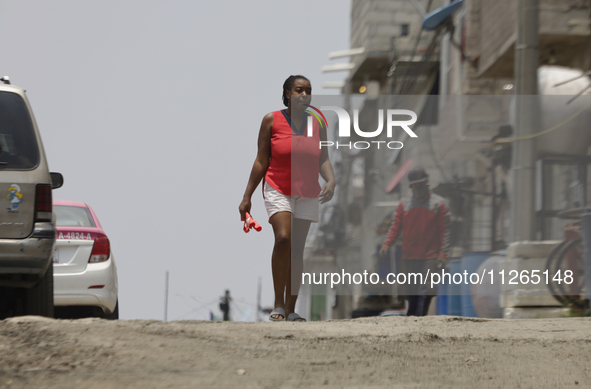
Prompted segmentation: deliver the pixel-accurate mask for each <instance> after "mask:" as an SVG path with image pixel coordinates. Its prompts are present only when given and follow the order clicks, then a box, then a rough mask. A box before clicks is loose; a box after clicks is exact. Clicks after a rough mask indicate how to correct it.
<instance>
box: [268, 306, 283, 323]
mask: <svg viewBox="0 0 591 389" xmlns="http://www.w3.org/2000/svg"><path fill="white" fill-rule="evenodd" d="M273 316H275V317H273ZM278 316H281V318H279V317H278ZM269 320H271V321H284V320H285V310H284V309H283V308H275V309H273V311H272V312H271V313H270V314H269Z"/></svg>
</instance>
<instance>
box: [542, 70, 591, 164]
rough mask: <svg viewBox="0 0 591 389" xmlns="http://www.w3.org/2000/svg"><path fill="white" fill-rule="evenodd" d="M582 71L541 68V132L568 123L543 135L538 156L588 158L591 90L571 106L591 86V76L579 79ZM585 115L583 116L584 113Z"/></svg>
mask: <svg viewBox="0 0 591 389" xmlns="http://www.w3.org/2000/svg"><path fill="white" fill-rule="evenodd" d="M582 74H583V72H582V71H581V70H578V69H571V68H566V67H562V66H541V67H540V68H539V69H538V93H539V95H541V97H540V102H541V104H540V109H541V115H540V129H539V131H536V132H541V131H544V130H547V129H550V128H552V127H555V126H557V125H559V124H560V123H563V122H565V121H567V122H566V123H564V124H563V125H561V126H560V127H559V128H557V129H555V130H553V131H551V132H549V133H547V134H545V135H542V136H540V137H538V138H537V140H538V145H537V146H538V153H539V155H544V154H568V155H586V154H587V152H588V149H589V147H590V146H591V89H588V90H586V91H585V93H584V94H583V95H582V96H578V97H577V98H575V99H574V101H572V102H570V103H569V100H571V99H572V98H573V97H574V96H575V95H577V94H578V93H580V92H581V91H583V90H585V88H587V87H588V86H589V84H590V83H591V81H590V79H589V77H588V76H584V77H581V78H579V79H577V80H574V81H570V82H568V83H566V84H564V85H560V86H556V87H555V86H554V85H556V84H558V83H561V82H564V81H567V80H570V79H573V78H576V77H579V76H581V75H582ZM581 111H582V112H581Z"/></svg>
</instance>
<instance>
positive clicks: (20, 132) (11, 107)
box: [0, 92, 39, 170]
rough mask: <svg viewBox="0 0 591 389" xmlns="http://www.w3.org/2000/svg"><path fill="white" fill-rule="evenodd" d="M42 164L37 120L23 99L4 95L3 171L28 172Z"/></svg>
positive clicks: (0, 115)
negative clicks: (35, 123)
mask: <svg viewBox="0 0 591 389" xmlns="http://www.w3.org/2000/svg"><path fill="white" fill-rule="evenodd" d="M38 164H39V149H38V146H37V139H36V137H35V131H34V129H33V121H32V119H31V116H30V115H29V110H28V109H27V105H26V104H25V101H24V100H23V98H22V97H21V96H19V95H18V94H16V93H11V92H0V170H27V169H33V168H34V167H36V166H37V165H38Z"/></svg>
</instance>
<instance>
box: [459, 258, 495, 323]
mask: <svg viewBox="0 0 591 389" xmlns="http://www.w3.org/2000/svg"><path fill="white" fill-rule="evenodd" d="M489 257H490V252H488V251H478V252H473V253H466V254H464V255H463V256H462V260H461V263H460V268H461V270H460V272H461V273H462V277H464V278H468V283H467V284H466V282H462V284H461V285H460V288H461V295H462V296H461V300H462V316H466V317H478V314H477V313H476V310H475V309H474V304H473V303H472V283H471V282H470V274H472V273H477V272H478V268H479V267H480V265H481V264H482V262H484V261H486V260H487V259H488V258H489ZM464 271H465V272H467V277H465V276H464ZM479 276H482V274H480V275H479ZM462 281H465V280H464V279H463V280H462ZM472 281H476V276H475V277H473V278H472Z"/></svg>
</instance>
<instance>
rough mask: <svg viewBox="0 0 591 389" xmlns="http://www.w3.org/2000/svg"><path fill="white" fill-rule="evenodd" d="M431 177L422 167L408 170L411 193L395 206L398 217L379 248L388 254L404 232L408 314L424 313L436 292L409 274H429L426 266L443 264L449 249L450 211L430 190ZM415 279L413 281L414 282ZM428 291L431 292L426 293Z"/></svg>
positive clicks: (403, 259) (381, 254)
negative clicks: (389, 249)
mask: <svg viewBox="0 0 591 389" xmlns="http://www.w3.org/2000/svg"><path fill="white" fill-rule="evenodd" d="M428 180H429V176H428V175H427V172H425V169H423V168H422V167H415V168H413V169H411V170H410V171H409V172H408V181H409V184H410V188H411V190H412V196H410V197H405V198H404V199H402V201H401V202H400V205H398V208H397V209H396V216H395V217H394V222H393V223H392V227H391V228H390V231H389V232H388V237H387V238H386V241H385V242H384V244H383V246H382V248H381V249H380V257H381V258H384V257H386V255H387V253H388V248H389V247H390V246H392V245H393V244H394V243H396V240H397V239H398V236H399V235H400V233H402V271H403V272H404V273H406V276H407V277H406V278H407V285H406V286H407V287H406V295H407V296H406V299H407V300H408V311H407V316H425V315H426V314H427V311H428V310H429V304H430V303H431V299H432V298H433V291H430V290H426V288H425V286H427V287H428V285H429V283H428V282H429V281H428V280H427V281H425V283H426V284H427V285H425V286H423V285H422V284H421V283H420V281H421V280H420V278H419V277H417V278H411V277H409V273H415V274H416V273H420V274H422V277H423V278H425V277H426V276H427V269H430V268H435V266H433V265H435V264H436V265H437V267H442V266H443V264H444V263H445V259H446V258H447V256H448V253H449V249H450V235H451V231H450V216H451V214H450V212H449V209H448V207H447V205H446V204H445V200H444V199H443V198H442V197H440V196H438V195H436V194H434V193H432V192H431V191H430V190H429V182H428ZM411 280H412V281H411ZM425 292H431V293H429V295H428V296H426V293H425Z"/></svg>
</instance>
